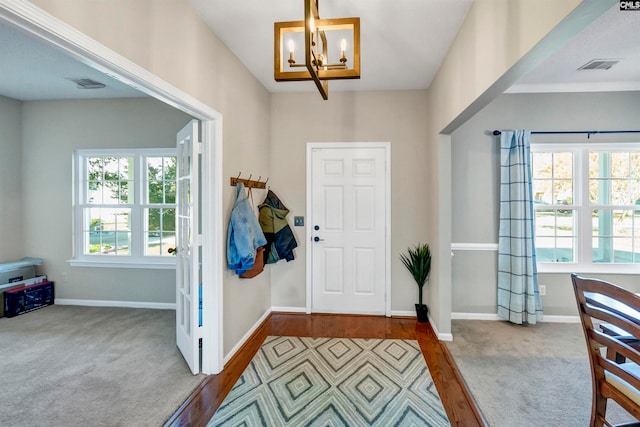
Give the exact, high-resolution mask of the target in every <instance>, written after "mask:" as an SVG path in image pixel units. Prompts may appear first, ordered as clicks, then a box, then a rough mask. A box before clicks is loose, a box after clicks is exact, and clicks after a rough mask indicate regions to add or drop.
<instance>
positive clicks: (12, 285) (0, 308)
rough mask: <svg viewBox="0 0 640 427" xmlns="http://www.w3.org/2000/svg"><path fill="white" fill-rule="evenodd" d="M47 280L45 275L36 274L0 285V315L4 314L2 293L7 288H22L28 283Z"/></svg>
mask: <svg viewBox="0 0 640 427" xmlns="http://www.w3.org/2000/svg"><path fill="white" fill-rule="evenodd" d="M46 281H47V276H36V277H34V278H32V279H26V280H22V281H20V282H14V283H9V284H6V285H0V317H3V316H4V293H5V292H6V291H8V290H9V289H16V288H24V287H25V286H28V285H34V284H36V283H42V282H46Z"/></svg>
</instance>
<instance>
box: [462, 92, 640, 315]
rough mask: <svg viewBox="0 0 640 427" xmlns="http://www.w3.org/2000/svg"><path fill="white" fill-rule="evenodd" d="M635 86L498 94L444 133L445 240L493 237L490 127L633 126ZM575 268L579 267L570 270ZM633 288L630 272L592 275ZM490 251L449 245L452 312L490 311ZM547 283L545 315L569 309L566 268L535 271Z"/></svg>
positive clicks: (639, 98) (495, 159)
mask: <svg viewBox="0 0 640 427" xmlns="http://www.w3.org/2000/svg"><path fill="white" fill-rule="evenodd" d="M638 114H640V92H615V93H614V92H612V93H580V94H570V93H558V94H510V95H502V96H500V97H499V98H497V99H496V100H495V101H494V102H493V103H491V104H490V105H488V106H487V107H485V108H484V109H483V110H482V111H480V112H479V113H478V114H476V115H475V116H474V117H473V118H471V119H470V120H469V121H468V122H466V123H465V124H464V125H462V126H461V127H460V128H458V129H457V130H456V131H455V132H454V133H453V134H452V161H451V171H452V187H453V188H452V212H453V215H452V223H453V231H452V240H453V243H497V241H498V238H497V236H498V218H499V182H500V170H499V165H500V163H499V162H500V159H499V141H498V137H495V136H492V135H490V131H493V130H494V129H530V130H586V129H589V130H594V129H595V130H616V129H637V128H638ZM637 138H638V136H637V135H633V134H615V135H595V136H592V137H591V139H589V140H587V137H586V135H555V136H551V135H550V136H546V135H544V136H543V135H533V136H532V141H533V142H535V141H542V140H557V141H559V142H580V143H585V144H587V143H589V141H592V142H607V141H611V142H617V141H634V140H637ZM576 273H580V272H579V271H576ZM599 277H602V278H604V279H606V280H610V281H613V282H614V283H618V284H620V285H623V286H627V287H630V288H631V289H634V290H637V291H640V281H638V277H637V276H634V275H604V276H603V275H600V276H599ZM496 283H497V253H496V252H495V251H455V256H454V257H453V284H452V311H453V312H462V313H490V314H495V313H496V310H497V304H496V301H497V296H496ZM540 284H542V285H546V286H547V296H544V297H542V304H543V308H544V311H545V314H549V315H577V311H576V304H575V300H574V298H575V297H574V295H573V291H572V289H571V280H570V277H569V273H567V274H541V275H540Z"/></svg>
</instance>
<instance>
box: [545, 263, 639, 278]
mask: <svg viewBox="0 0 640 427" xmlns="http://www.w3.org/2000/svg"><path fill="white" fill-rule="evenodd" d="M538 273H539V274H556V273H576V274H635V275H640V264H589V265H584V264H570V263H566V264H564V263H563V264H559V263H558V264H555V263H554V264H542V263H538Z"/></svg>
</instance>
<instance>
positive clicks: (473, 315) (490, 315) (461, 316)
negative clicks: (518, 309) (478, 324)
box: [451, 313, 500, 320]
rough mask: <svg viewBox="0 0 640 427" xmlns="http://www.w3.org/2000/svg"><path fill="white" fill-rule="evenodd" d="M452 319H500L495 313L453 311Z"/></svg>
mask: <svg viewBox="0 0 640 427" xmlns="http://www.w3.org/2000/svg"><path fill="white" fill-rule="evenodd" d="M451 320H500V318H499V317H498V315H497V314H495V313H451Z"/></svg>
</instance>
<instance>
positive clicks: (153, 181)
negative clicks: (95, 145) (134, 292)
mask: <svg viewBox="0 0 640 427" xmlns="http://www.w3.org/2000/svg"><path fill="white" fill-rule="evenodd" d="M176 160H177V159H176V152H175V149H144V150H77V151H76V152H75V166H76V168H75V181H74V187H75V211H74V213H75V218H74V219H75V221H74V231H75V236H74V242H75V252H76V253H75V258H74V260H73V261H72V264H79V265H87V264H90V265H100V266H102V265H109V266H134V267H154V266H156V267H163V266H164V267H168V268H172V267H173V266H175V257H174V256H173V253H172V252H169V249H171V248H175V245H176V190H177V185H176Z"/></svg>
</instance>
